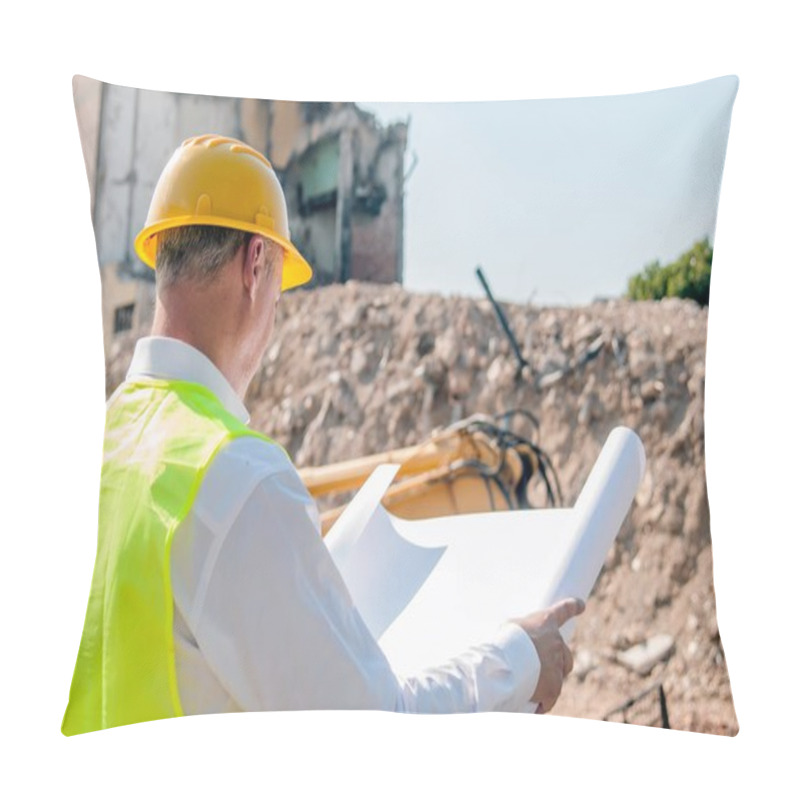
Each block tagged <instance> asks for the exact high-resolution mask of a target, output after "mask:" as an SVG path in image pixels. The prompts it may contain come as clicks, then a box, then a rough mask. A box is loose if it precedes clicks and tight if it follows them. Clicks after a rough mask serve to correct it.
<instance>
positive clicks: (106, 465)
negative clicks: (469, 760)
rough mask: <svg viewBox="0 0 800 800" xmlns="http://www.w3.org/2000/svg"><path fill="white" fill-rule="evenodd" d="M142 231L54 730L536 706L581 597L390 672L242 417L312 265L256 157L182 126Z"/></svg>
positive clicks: (288, 486)
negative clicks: (288, 306) (134, 333)
mask: <svg viewBox="0 0 800 800" xmlns="http://www.w3.org/2000/svg"><path fill="white" fill-rule="evenodd" d="M135 246H136V249H137V252H138V254H139V255H140V257H141V258H142V259H143V261H145V263H147V264H149V265H150V266H154V267H155V269H156V287H157V300H156V309H155V317H154V322H153V330H152V336H150V337H147V338H144V339H142V340H140V341H139V342H138V343H137V346H136V350H135V353H134V356H133V360H132V363H131V366H130V370H129V372H128V375H127V377H126V380H125V381H124V382H123V384H122V385H121V386H120V387H119V388H118V389H117V391H116V392H115V393H114V395H113V396H112V397H111V398H110V399H109V402H108V406H107V417H106V435H105V443H104V459H103V473H102V479H101V495H100V531H99V540H98V551H97V562H96V565H95V572H94V576H93V580H92V590H91V593H90V598H89V606H88V610H87V614H86V622H85V625H84V632H83V637H82V639H81V646H80V650H79V653H78V660H77V664H76V667H75V675H74V677H73V683H72V688H71V690H70V701H69V705H68V707H67V711H66V714H65V716H64V722H63V726H62V731H63V732H64V733H65V734H67V735H70V734H74V733H81V732H85V731H91V730H97V729H100V728H106V727H112V726H115V725H122V724H127V723H132V722H137V721H144V720H150V719H161V718H165V717H171V716H180V715H182V714H197V713H209V712H224V711H237V710H271V709H276V710H277V709H283V710H287V709H318V708H332V709H350V708H376V709H387V710H396V711H407V712H445V711H480V710H493V709H498V710H516V709H520V708H522V707H523V706H524V705H525V704H526V703H527V702H528V701H529V700H530V701H533V702H534V703H536V704H538V706H539V710H540V711H549V710H550V708H552V706H553V704H554V703H555V701H556V698H557V697H558V695H559V693H560V691H561V685H562V682H563V680H564V677H565V675H566V674H567V673H569V671H570V670H571V669H572V657H571V655H570V651H569V649H568V648H567V646H566V645H565V644H564V642H563V640H562V638H561V636H560V634H559V632H558V629H559V627H560V626H561V625H563V624H564V623H565V622H566V621H567V620H568V619H569V618H571V617H572V616H574V615H575V614H578V613H581V611H582V610H583V604H582V603H581V602H580V601H578V600H574V599H569V600H565V601H563V602H562V603H560V604H558V605H556V606H554V607H552V608H550V609H547V610H545V611H542V612H539V613H537V614H532V615H530V616H528V617H525V618H523V619H520V620H517V621H515V622H509V623H507V624H505V625H504V626H502V627H501V629H500V630H499V631H498V632H497V635H496V636H495V638H494V639H493V640H491V641H488V642H485V643H482V644H478V645H477V646H475V647H474V648H472V649H470V650H469V651H467V652H466V653H463V654H461V655H459V656H458V657H455V658H453V659H452V660H451V661H450V662H448V663H447V664H444V665H438V666H436V665H432V667H431V669H429V670H426V671H425V672H423V673H422V674H419V675H408V676H400V675H396V674H395V673H394V672H393V670H392V668H391V666H390V665H389V663H388V661H387V660H386V658H385V656H384V654H383V652H382V651H381V649H380V647H379V646H378V644H377V643H376V641H375V640H374V638H373V637H372V635H371V634H370V633H369V631H368V630H367V628H366V627H365V625H364V622H363V620H362V619H361V617H360V615H359V613H358V610H357V609H356V608H354V607H353V604H352V601H351V600H350V597H349V595H348V592H347V589H346V587H345V586H344V584H343V582H342V578H341V576H340V575H339V573H338V572H337V570H336V568H335V566H334V564H333V562H332V560H331V557H330V555H329V553H328V551H327V548H326V546H325V544H324V542H323V541H322V538H321V536H320V529H319V519H318V514H317V509H316V506H315V505H314V502H313V501H312V499H311V498H310V496H309V494H308V492H307V491H306V490H305V487H304V486H303V484H302V482H301V480H300V478H299V476H298V474H297V472H296V470H295V469H294V467H293V466H292V464H291V461H290V460H289V458H288V457H287V455H286V453H285V452H284V451H283V449H282V448H281V447H280V446H279V445H277V444H276V443H274V442H272V441H271V440H270V439H268V438H267V437H265V436H263V435H261V434H259V433H257V432H255V431H252V430H251V429H250V428H248V427H247V421H248V414H247V411H246V409H245V408H244V406H243V404H242V398H243V397H244V396H245V393H246V390H247V387H248V385H249V383H250V381H251V379H252V377H253V375H254V373H255V371H256V369H257V368H258V366H259V364H260V362H261V359H262V357H263V354H264V352H265V350H266V347H267V342H268V341H269V338H270V335H271V333H272V330H273V327H274V325H275V312H276V308H277V304H278V301H279V298H280V294H281V290H282V289H288V288H291V287H293V286H297V285H300V284H302V283H304V282H306V281H307V280H308V279H309V278H310V277H311V269H310V267H309V266H308V264H307V263H306V262H305V260H304V259H303V257H302V256H301V255H300V253H299V252H298V251H297V250H296V248H295V247H294V246H293V245H292V244H291V242H290V241H289V229H288V221H287V214H286V205H285V201H284V197H283V193H282V190H281V188H280V185H279V184H278V181H277V178H276V177H275V174H274V172H273V170H272V168H271V166H270V165H269V162H268V161H267V160H266V159H265V158H264V156H263V155H261V154H260V153H257V152H256V151H255V150H253V149H251V148H250V147H248V146H247V145H245V144H243V143H241V142H238V141H236V140H234V139H228V138H224V137H219V136H211V135H209V136H200V137H195V138H193V139H189V140H187V141H186V142H184V143H183V145H182V146H181V147H180V148H178V150H177V151H176V152H175V154H174V155H173V157H172V159H171V160H170V162H169V163H168V164H167V166H166V167H165V169H164V172H163V173H162V175H161V178H160V179H159V183H158V185H157V186H156V189H155V193H154V196H153V201H152V203H151V207H150V212H149V215H148V220H147V223H146V225H145V228H144V229H143V231H142V232H141V233H140V234H139V236H138V237H137V239H136V243H135ZM454 655H455V654H454Z"/></svg>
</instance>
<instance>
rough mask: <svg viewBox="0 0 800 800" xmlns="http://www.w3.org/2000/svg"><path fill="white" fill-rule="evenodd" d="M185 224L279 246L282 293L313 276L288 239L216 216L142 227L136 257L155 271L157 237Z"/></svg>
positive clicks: (188, 217)
mask: <svg viewBox="0 0 800 800" xmlns="http://www.w3.org/2000/svg"><path fill="white" fill-rule="evenodd" d="M186 225H217V226H219V227H222V228H235V229H236V230H240V231H245V232H247V233H256V234H258V235H259V236H263V237H264V238H265V239H271V240H272V241H273V242H275V243H276V244H278V245H280V247H282V248H283V252H284V259H283V281H282V283H281V291H283V292H285V291H287V290H288V289H294V288H295V287H296V286H302V285H303V284H304V283H308V282H309V281H310V280H311V278H312V276H313V274H314V273H313V270H312V269H311V266H310V265H309V263H308V262H307V261H306V260H305V258H303V256H302V255H301V254H300V251H299V250H298V249H297V248H296V247H295V246H294V245H293V244H292V243H291V242H290V241H289V240H288V239H284V238H283V237H282V236H280V235H279V234H277V233H275V232H273V231H270V230H265V229H264V228H261V227H259V226H258V225H256V224H251V223H248V222H239V221H237V222H236V224H231V220H230V219H226V218H223V217H215V216H201V217H198V216H185V217H173V218H171V219H168V220H164V221H163V222H158V223H155V224H154V225H149V226H147V227H146V228H143V229H142V230H141V231H140V233H139V234H138V236H137V237H136V239H135V240H134V243H133V247H134V250H135V251H136V255H137V256H139V258H140V259H141V260H142V261H143V262H144V263H145V264H147V266H148V267H150V268H151V269H155V267H156V249H157V245H158V241H157V239H156V234H158V233H161V232H162V231H166V230H171V229H172V228H181V227H184V226H186Z"/></svg>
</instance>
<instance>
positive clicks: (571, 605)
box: [550, 597, 586, 628]
mask: <svg viewBox="0 0 800 800" xmlns="http://www.w3.org/2000/svg"><path fill="white" fill-rule="evenodd" d="M584 608H586V604H585V603H584V602H583V600H578V598H576V597H570V598H568V599H567V600H562V601H561V602H560V603H556V604H555V605H554V606H552V607H551V608H550V612H551V614H552V615H553V619H554V620H555V623H556V625H557V626H558V627H559V628H560V627H561V626H562V625H563V624H564V623H565V622H566V621H567V620H568V619H572V617H576V616H578V614H582V613H583V609H584Z"/></svg>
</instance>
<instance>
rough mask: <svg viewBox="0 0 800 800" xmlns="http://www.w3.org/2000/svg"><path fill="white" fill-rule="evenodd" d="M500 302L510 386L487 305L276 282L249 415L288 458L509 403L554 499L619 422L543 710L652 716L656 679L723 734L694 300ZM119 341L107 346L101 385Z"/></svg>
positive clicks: (338, 454) (689, 712) (731, 717)
mask: <svg viewBox="0 0 800 800" xmlns="http://www.w3.org/2000/svg"><path fill="white" fill-rule="evenodd" d="M504 309H505V311H506V314H507V316H508V318H509V322H510V324H511V327H512V329H513V331H514V332H515V334H516V336H517V339H518V340H519V342H520V346H521V349H522V354H523V356H524V358H525V360H526V361H527V362H528V364H529V367H528V368H527V369H526V370H525V372H524V373H523V376H522V380H521V381H517V380H515V375H516V372H517V363H516V361H515V358H514V356H513V353H512V351H511V348H510V346H509V343H508V341H507V339H506V338H505V336H504V334H503V332H502V330H501V329H500V326H499V324H498V322H497V320H496V318H495V316H494V313H493V311H492V308H491V306H490V305H489V303H488V301H486V300H475V299H469V298H460V297H452V298H444V297H441V296H438V295H422V294H412V293H410V292H407V291H405V290H403V289H402V288H401V287H399V286H396V285H393V286H376V285H373V284H363V283H358V282H349V283H347V284H345V285H335V286H329V287H326V288H320V289H314V290H311V291H296V292H291V293H289V294H287V295H286V296H285V297H284V298H282V300H281V305H280V312H279V319H278V325H277V329H276V332H275V335H274V337H273V340H272V342H271V344H270V347H269V349H268V351H267V354H266V356H265V358H264V361H263V364H262V366H261V369H260V370H259V372H258V374H257V375H256V377H255V379H254V381H253V383H252V385H251V387H250V391H249V394H248V397H247V398H246V402H247V406H248V408H249V409H250V412H251V414H252V420H251V423H252V425H253V426H254V427H255V428H257V429H259V430H262V431H264V432H265V433H268V434H269V435H270V436H272V437H273V438H275V439H277V440H278V441H279V442H281V444H283V445H284V446H285V447H286V449H287V450H288V452H289V453H290V455H291V456H292V458H293V459H294V461H295V464H296V465H297V466H298V467H302V466H308V465H322V464H328V463H332V462H335V461H340V460H345V459H349V458H354V457H357V456H360V455H366V454H370V453H376V452H380V451H383V450H387V449H390V448H394V447H400V446H404V445H410V444H414V443H417V442H420V441H422V440H423V439H425V438H426V437H427V436H429V435H430V433H431V432H432V431H433V430H434V429H435V428H437V427H441V426H445V425H448V424H450V423H451V422H454V421H456V420H458V419H461V418H463V417H466V416H469V415H471V414H474V413H478V412H482V413H489V414H494V413H499V412H502V411H507V410H509V409H513V408H523V409H526V410H527V411H529V412H531V413H532V414H533V415H534V416H535V417H536V418H537V419H538V421H539V423H540V433H539V439H538V442H539V445H540V446H541V447H542V448H543V449H544V450H545V452H546V453H548V455H549V456H550V458H551V459H552V461H553V464H554V466H555V469H556V471H557V473H558V477H559V479H560V482H561V487H562V489H563V493H564V500H565V503H566V504H567V505H572V503H573V502H574V501H575V499H576V497H577V495H578V493H579V491H580V488H581V487H582V485H583V482H584V480H585V479H586V477H587V475H588V473H589V471H590V469H591V466H592V464H593V463H594V460H595V458H596V457H597V455H598V453H599V451H600V449H601V447H602V445H603V443H604V441H605V439H606V437H607V435H608V433H609V432H610V431H611V430H612V429H613V428H614V427H615V426H617V425H627V426H628V427H630V428H633V429H634V430H635V431H637V433H638V434H639V436H640V437H641V439H642V441H643V442H644V445H645V450H646V453H647V458H648V467H647V473H646V476H645V479H644V481H643V484H642V487H641V489H640V491H639V493H638V495H637V498H636V501H635V503H634V506H633V508H632V510H631V513H630V514H629V515H628V518H627V520H626V522H625V524H624V525H623V528H622V530H621V532H620V534H619V536H618V538H617V541H616V543H615V546H614V548H613V550H612V552H611V553H610V554H609V557H608V558H607V560H606V565H605V567H604V570H603V572H602V574H601V576H600V579H599V580H598V583H597V585H596V587H595V590H594V593H593V594H592V596H591V597H590V599H589V601H588V604H587V610H586V612H585V614H584V615H583V617H582V618H581V620H580V624H579V625H578V627H577V630H576V634H575V638H574V640H573V645H574V652H575V660H576V667H575V670H574V672H573V674H572V675H570V677H569V678H568V681H567V684H566V686H565V688H564V691H563V693H562V696H561V698H560V700H559V701H558V703H557V705H556V707H555V709H554V710H553V713H556V714H561V715H564V716H579V717H584V718H591V719H603V718H604V717H606V716H608V715H609V714H610V712H612V711H613V710H614V709H616V708H617V707H619V706H620V705H622V704H623V703H625V702H626V701H627V700H629V699H630V698H633V697H635V696H637V695H639V694H641V693H642V692H644V691H646V690H648V689H650V688H651V687H656V688H654V689H653V691H652V692H651V693H649V694H648V695H647V696H646V697H644V698H643V699H642V700H640V701H639V702H637V703H636V704H634V705H633V706H632V707H631V708H630V710H629V711H628V712H627V714H626V716H627V717H628V719H629V721H632V722H638V723H640V724H659V725H660V724H661V720H660V707H659V702H658V692H657V686H658V685H659V684H660V685H661V686H662V688H663V693H664V698H665V701H666V709H667V713H668V716H669V723H670V725H671V727H673V728H678V729H682V730H691V731H701V732H708V733H717V734H726V735H734V734H735V733H736V732H737V731H738V725H737V721H736V715H735V712H734V708H733V701H732V698H731V691H730V684H729V680H728V672H727V668H726V664H725V656H724V652H723V648H722V643H721V641H720V636H719V631H718V628H717V622H716V609H715V598H714V589H713V574H712V555H711V539H710V533H709V509H708V500H707V493H706V481H705V459H704V425H703V395H704V380H705V347H706V327H707V319H708V316H707V309H701V308H700V307H698V306H697V305H696V304H695V303H693V302H692V301H681V300H665V301H661V302H639V303H633V302H628V301H623V300H612V301H603V302H596V303H593V304H591V305H588V306H583V307H578V308H543V307H537V306H522V305H510V304H508V305H504ZM132 341H133V337H127V338H126V337H123V338H121V339H119V340H117V341H116V342H115V343H114V344H113V345H112V346H111V348H110V355H109V359H108V364H107V390H108V391H109V392H110V391H111V390H113V388H114V387H115V386H116V385H117V383H118V382H119V381H120V380H121V379H122V377H123V376H124V372H125V369H126V368H127V364H128V362H129V360H130V353H131V347H132ZM658 635H662V636H663V638H662V641H665V642H667V646H666V649H665V653H664V655H663V658H662V660H660V661H658V663H657V664H656V665H655V666H653V668H652V669H651V670H650V671H649V672H648V673H647V674H639V673H638V672H636V671H634V670H633V669H631V668H630V667H629V666H625V665H624V664H623V663H621V660H620V659H621V658H622V656H623V653H624V652H625V651H626V650H628V649H629V648H631V647H633V646H634V645H637V644H639V643H642V642H645V641H646V640H648V639H650V638H651V637H654V636H658ZM611 717H612V718H613V719H615V720H620V721H621V720H622V719H623V716H622V714H621V712H620V713H617V714H612V715H611Z"/></svg>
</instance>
